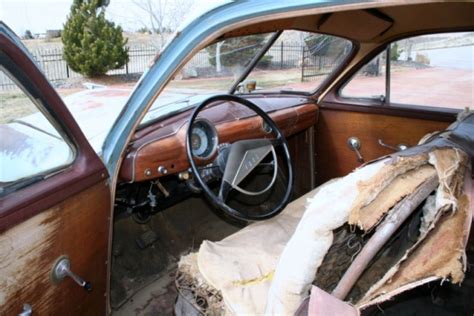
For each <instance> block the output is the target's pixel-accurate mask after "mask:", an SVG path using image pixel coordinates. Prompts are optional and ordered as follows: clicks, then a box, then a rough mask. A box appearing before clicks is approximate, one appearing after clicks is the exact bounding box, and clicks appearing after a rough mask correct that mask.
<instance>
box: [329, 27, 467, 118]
mask: <svg viewBox="0 0 474 316" xmlns="http://www.w3.org/2000/svg"><path fill="white" fill-rule="evenodd" d="M462 32H474V28H461V29H458V28H455V29H449V30H446V29H444V30H434V31H429V32H414V33H410V34H403V35H400V36H396V37H393V38H390V39H389V40H388V41H385V42H383V43H381V44H380V45H379V46H378V47H376V48H375V49H373V50H372V51H371V52H370V53H369V54H367V55H366V56H364V58H362V59H361V60H360V61H359V62H358V63H357V64H356V65H355V66H354V67H352V69H351V70H350V71H349V72H348V73H347V74H345V75H344V78H342V80H341V81H340V83H338V84H337V85H336V86H335V87H334V91H335V92H334V97H335V99H336V100H337V101H339V102H341V103H345V104H347V103H350V104H354V105H357V106H363V107H368V108H370V107H380V108H382V109H391V110H402V111H405V110H415V111H419V112H426V113H435V112H438V113H442V114H447V115H450V114H452V115H456V114H458V113H460V112H461V111H462V110H461V109H454V108H447V107H442V106H429V105H419V104H407V103H393V102H391V100H390V83H391V82H390V74H391V71H390V68H391V62H390V58H386V61H387V64H386V72H385V73H386V75H385V81H384V83H385V96H384V98H383V100H381V99H376V98H370V97H367V98H363V97H350V96H344V95H343V93H342V90H343V89H344V88H345V86H346V85H347V84H349V82H351V80H352V79H353V78H354V77H355V76H356V75H357V73H358V72H359V71H360V70H361V69H362V68H363V67H365V66H366V65H367V64H368V63H369V62H371V61H372V60H373V59H374V58H375V57H376V56H377V55H378V54H380V53H382V52H383V51H386V53H387V56H390V47H391V46H392V44H393V43H395V42H398V41H400V40H404V39H408V38H414V37H418V36H424V35H435V34H443V33H462ZM387 78H388V80H387ZM387 82H388V83H389V84H388V85H387ZM387 95H388V98H387ZM331 101H332V100H331Z"/></svg>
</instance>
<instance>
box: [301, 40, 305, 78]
mask: <svg viewBox="0 0 474 316" xmlns="http://www.w3.org/2000/svg"><path fill="white" fill-rule="evenodd" d="M304 52H305V50H304V45H303V46H301V82H303V81H304Z"/></svg>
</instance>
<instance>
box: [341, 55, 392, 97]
mask: <svg viewBox="0 0 474 316" xmlns="http://www.w3.org/2000/svg"><path fill="white" fill-rule="evenodd" d="M386 56H387V52H386V51H385V50H384V51H383V52H382V53H380V54H378V55H377V57H375V58H374V59H372V60H371V61H370V62H369V63H368V64H366V65H365V66H364V67H362V68H361V69H360V70H359V71H358V72H357V73H356V75H355V76H354V77H352V79H351V81H349V83H348V84H347V85H346V86H345V87H344V88H343V89H342V96H344V97H349V98H363V99H367V98H369V99H380V100H384V99H385V92H386V91H385V77H386V76H385V75H386V65H387V63H386V60H387V59H386Z"/></svg>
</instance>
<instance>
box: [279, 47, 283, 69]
mask: <svg viewBox="0 0 474 316" xmlns="http://www.w3.org/2000/svg"><path fill="white" fill-rule="evenodd" d="M280 69H283V41H281V43H280Z"/></svg>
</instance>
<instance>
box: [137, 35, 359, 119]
mask: <svg viewBox="0 0 474 316" xmlns="http://www.w3.org/2000/svg"><path fill="white" fill-rule="evenodd" d="M274 35H275V33H265V34H252V35H245V36H239V37H233V38H226V39H223V40H221V41H219V42H217V43H215V44H212V45H210V46H208V47H206V48H204V49H202V50H201V51H199V52H198V53H196V55H194V56H193V57H192V58H191V59H190V60H189V61H188V62H187V63H186V65H185V66H184V67H183V68H182V69H181V70H180V71H179V72H178V73H177V74H176V75H175V77H174V78H173V80H171V81H170V83H168V85H166V87H165V88H164V89H163V91H162V92H161V94H160V95H159V96H158V98H157V100H156V101H155V103H154V104H153V105H152V106H151V108H150V110H149V111H148V113H147V114H146V115H145V117H144V119H143V121H142V123H147V122H151V121H153V120H155V119H158V118H160V117H163V116H166V115H167V114H169V113H172V112H175V111H182V110H183V109H184V108H187V107H190V106H192V105H195V104H197V103H199V102H200V101H202V100H204V99H206V98H208V97H209V96H211V95H215V94H221V93H228V92H229V91H230V90H231V89H232V88H233V86H234V85H236V84H237V83H238V81H239V80H240V79H241V78H242V77H243V75H244V74H245V73H246V71H247V70H248V69H247V68H248V66H249V65H250V64H251V62H252V61H253V60H254V58H257V57H258V56H259V55H260V53H261V52H262V51H263V49H265V47H267V46H268V42H269V41H270V40H271V39H272V38H273V36H274ZM351 47H352V43H351V42H350V41H348V40H345V39H341V38H338V37H334V36H329V35H320V34H314V33H307V32H301V31H284V32H283V33H282V34H281V35H280V36H279V37H278V39H277V40H276V41H275V43H273V45H272V46H271V47H270V48H269V49H268V51H267V52H266V53H265V55H263V56H262V57H261V58H260V60H259V62H258V63H257V64H256V65H255V67H254V68H253V70H252V71H251V72H250V74H249V75H248V76H247V78H246V79H245V80H244V82H242V83H241V84H240V85H239V87H238V89H237V92H236V93H246V92H249V89H251V90H254V89H257V90H259V91H261V90H272V91H280V90H294V91H313V90H315V89H316V88H317V87H318V86H319V85H320V84H321V83H322V81H323V80H324V79H326V78H327V77H328V76H329V75H330V74H331V73H333V72H334V70H335V69H336V68H337V67H338V66H339V65H340V64H341V63H342V62H343V60H344V59H345V58H346V57H347V56H348V54H349V53H350V51H351ZM249 87H250V88H249Z"/></svg>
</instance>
